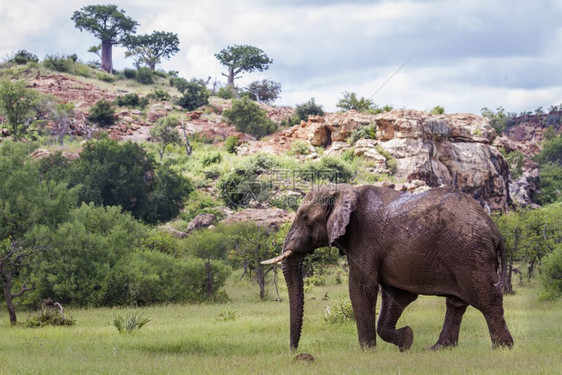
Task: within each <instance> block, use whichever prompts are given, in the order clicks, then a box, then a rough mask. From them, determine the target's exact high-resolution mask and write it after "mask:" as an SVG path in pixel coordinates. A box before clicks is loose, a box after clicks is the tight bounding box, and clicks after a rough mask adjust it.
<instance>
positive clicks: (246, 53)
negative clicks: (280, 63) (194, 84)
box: [215, 45, 273, 87]
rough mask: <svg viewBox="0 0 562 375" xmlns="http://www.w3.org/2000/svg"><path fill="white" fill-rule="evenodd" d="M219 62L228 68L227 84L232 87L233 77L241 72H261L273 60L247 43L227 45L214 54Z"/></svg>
mask: <svg viewBox="0 0 562 375" xmlns="http://www.w3.org/2000/svg"><path fill="white" fill-rule="evenodd" d="M215 57H216V58H217V60H219V62H220V63H221V64H222V65H224V66H226V67H227V68H228V74H224V73H223V75H224V76H226V77H228V85H229V86H230V87H234V79H235V78H236V76H237V75H238V74H240V73H242V72H253V71H254V70H259V71H260V72H263V71H264V70H267V69H268V68H269V64H271V63H272V62H273V60H271V59H270V58H269V57H267V55H266V54H265V52H263V51H262V50H261V49H259V48H257V47H254V46H249V45H241V46H239V45H234V46H228V47H226V48H224V49H223V50H221V51H220V52H219V53H217V54H215Z"/></svg>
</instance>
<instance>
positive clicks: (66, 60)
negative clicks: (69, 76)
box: [43, 55, 75, 73]
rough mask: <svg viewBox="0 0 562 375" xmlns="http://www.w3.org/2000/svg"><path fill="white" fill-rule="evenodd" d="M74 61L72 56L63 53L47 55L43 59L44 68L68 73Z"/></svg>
mask: <svg viewBox="0 0 562 375" xmlns="http://www.w3.org/2000/svg"><path fill="white" fill-rule="evenodd" d="M74 63H75V60H74V59H73V58H72V57H69V56H63V55H47V57H45V59H44V60H43V66H45V68H47V69H49V70H54V71H56V72H61V73H70V71H71V70H72V67H73V66H74Z"/></svg>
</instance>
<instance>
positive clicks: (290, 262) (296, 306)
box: [282, 255, 304, 350]
mask: <svg viewBox="0 0 562 375" xmlns="http://www.w3.org/2000/svg"><path fill="white" fill-rule="evenodd" d="M302 261H303V258H302V257H300V258H297V257H295V256H294V255H293V256H292V257H291V258H289V259H286V260H284V261H283V263H282V268H283V274H284V275H285V281H286V282H287V289H288V291H289V311H290V321H291V336H290V346H291V349H292V350H296V349H297V348H298V346H299V341H300V338H301V331H302V318H303V311H304V285H303V278H302Z"/></svg>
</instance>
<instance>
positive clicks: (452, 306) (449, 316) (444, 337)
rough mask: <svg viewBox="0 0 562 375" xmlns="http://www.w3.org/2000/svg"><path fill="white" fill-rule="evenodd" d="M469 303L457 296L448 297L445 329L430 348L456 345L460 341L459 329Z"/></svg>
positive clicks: (436, 348) (435, 348)
mask: <svg viewBox="0 0 562 375" xmlns="http://www.w3.org/2000/svg"><path fill="white" fill-rule="evenodd" d="M467 307H468V304H467V303H466V302H464V301H463V300H461V299H459V298H457V297H447V312H446V313H445V321H444V322H443V329H442V330H441V334H440V335H439V339H438V340H437V342H436V343H435V345H433V346H432V347H430V348H429V349H430V350H438V349H442V348H447V347H451V346H456V345H457V343H458V341H459V331H460V329H461V322H462V316H463V315H464V312H465V311H466V308H467Z"/></svg>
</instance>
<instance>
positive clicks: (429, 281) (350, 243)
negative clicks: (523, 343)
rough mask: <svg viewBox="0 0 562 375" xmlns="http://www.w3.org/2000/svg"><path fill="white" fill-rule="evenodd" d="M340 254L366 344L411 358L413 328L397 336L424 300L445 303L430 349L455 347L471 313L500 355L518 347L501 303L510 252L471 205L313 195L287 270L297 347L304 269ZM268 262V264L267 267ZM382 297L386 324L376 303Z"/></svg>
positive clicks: (339, 190) (437, 196) (361, 190)
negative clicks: (326, 251) (327, 252)
mask: <svg viewBox="0 0 562 375" xmlns="http://www.w3.org/2000/svg"><path fill="white" fill-rule="evenodd" d="M328 245H331V246H336V247H338V248H339V249H340V252H341V253H342V254H345V255H346V256H347V258H348V263H349V295H350V298H351V303H352V306H353V310H354V312H355V319H356V324H357V332H358V336H359V343H360V344H361V346H362V347H372V346H374V345H375V344H376V335H377V332H378V335H379V336H380V337H381V338H382V339H383V340H385V341H388V342H391V343H393V344H395V345H397V346H398V347H399V349H400V350H407V349H409V348H410V347H411V345H412V342H413V338H414V335H413V332H412V329H411V328H410V327H408V326H406V327H402V328H400V329H396V323H397V321H398V319H399V318H400V315H401V314H402V312H403V311H404V308H406V306H407V305H408V304H410V303H411V302H413V301H414V300H415V299H416V298H417V296H418V295H419V294H424V295H438V296H443V297H445V298H446V306H447V310H446V314H445V321H444V324H443V329H442V331H441V334H440V335H439V339H438V340H437V343H436V344H435V345H433V346H432V349H438V348H442V347H449V346H455V345H456V344H457V342H458V337H459V330H460V324H461V320H462V316H463V314H464V312H465V310H466V308H467V306H468V305H471V306H474V307H475V308H476V309H478V310H480V311H481V312H482V314H483V315H484V317H485V319H486V322H487V324H488V329H489V332H490V337H491V339H492V344H493V346H507V347H511V346H512V345H513V339H512V337H511V335H510V333H509V330H508V328H507V325H506V322H505V319H504V313H503V304H502V299H503V297H502V278H503V279H505V262H504V261H502V262H501V263H502V267H501V269H502V271H501V275H503V277H501V276H500V275H499V274H498V268H499V263H500V260H502V258H503V260H505V249H504V244H503V239H502V238H501V236H500V234H499V232H498V230H497V228H496V226H495V225H494V223H493V222H492V220H491V219H490V217H489V216H488V215H487V214H486V213H485V212H484V210H483V209H482V208H481V207H480V205H479V204H478V203H477V202H476V201H475V200H474V199H472V198H471V197H469V196H467V195H465V194H463V193H460V192H458V191H455V190H452V189H448V188H437V189H432V190H428V191H426V192H423V193H419V194H409V193H401V192H397V191H394V190H392V189H387V188H381V187H375V186H357V187H354V186H350V185H337V186H335V185H334V186H324V187H320V188H318V189H317V190H314V191H312V192H310V193H309V194H308V195H307V196H306V197H305V199H304V201H303V203H302V205H301V206H300V207H299V209H298V211H297V215H296V217H295V220H294V221H293V223H292V226H291V228H290V230H289V232H288V234H287V237H286V239H285V243H284V247H283V254H282V255H281V256H279V257H277V258H274V259H272V260H270V261H269V263H273V262H282V268H283V272H284V275H285V280H286V282H287V286H288V290H289V304H290V321H291V322H290V325H291V331H290V346H291V348H292V349H296V348H297V347H298V344H299V340H300V335H301V329H302V321H303V306H304V292H303V275H302V262H303V259H304V257H305V256H306V255H307V254H310V253H312V252H313V251H314V250H315V249H317V248H319V247H323V246H328ZM264 263H266V264H267V263H268V261H266V262H264ZM379 288H380V291H381V293H382V306H381V311H380V315H379V319H378V321H376V319H375V308H376V306H375V305H376V300H377V294H378V292H379Z"/></svg>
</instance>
